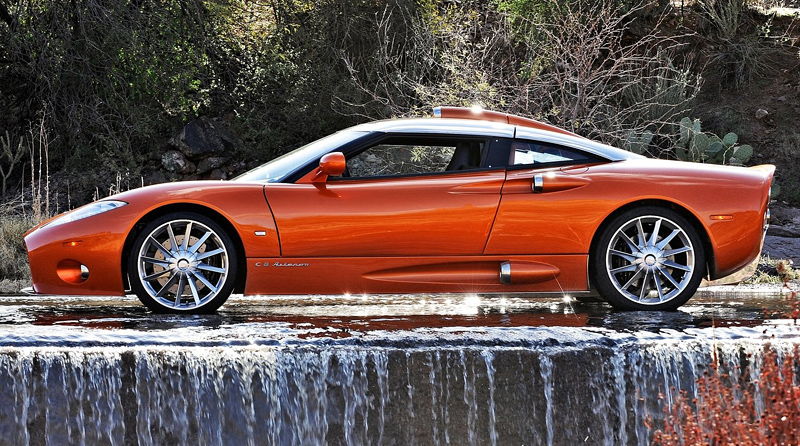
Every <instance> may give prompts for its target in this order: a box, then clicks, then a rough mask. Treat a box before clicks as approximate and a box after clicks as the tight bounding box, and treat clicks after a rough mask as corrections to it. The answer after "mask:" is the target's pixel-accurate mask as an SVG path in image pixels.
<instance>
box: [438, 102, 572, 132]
mask: <svg viewBox="0 0 800 446" xmlns="http://www.w3.org/2000/svg"><path fill="white" fill-rule="evenodd" d="M436 109H437V110H438V111H439V113H438V116H439V117H440V118H453V119H474V120H476V121H491V122H503V123H506V124H511V125H518V126H520V127H530V128H534V129H540V130H547V131H550V132H555V133H562V134H564V135H570V136H575V137H578V138H580V137H581V136H579V135H576V134H575V133H572V132H569V131H567V130H564V129H562V128H559V127H556V126H554V125H550V124H547V123H545V122H541V121H536V120H535V119H530V118H523V117H522V116H516V115H512V114H510V113H501V112H496V111H490V110H483V109H482V108H465V107H437V108H436Z"/></svg>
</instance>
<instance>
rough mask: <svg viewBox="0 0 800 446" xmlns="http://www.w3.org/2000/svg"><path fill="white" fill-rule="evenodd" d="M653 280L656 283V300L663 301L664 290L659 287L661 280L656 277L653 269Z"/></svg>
mask: <svg viewBox="0 0 800 446" xmlns="http://www.w3.org/2000/svg"><path fill="white" fill-rule="evenodd" d="M653 282H654V283H655V284H656V291H658V301H659V302H664V291H663V290H662V289H661V280H660V279H659V278H658V274H656V273H655V271H653Z"/></svg>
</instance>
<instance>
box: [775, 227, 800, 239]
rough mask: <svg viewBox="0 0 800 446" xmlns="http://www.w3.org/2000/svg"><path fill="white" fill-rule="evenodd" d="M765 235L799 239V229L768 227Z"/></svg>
mask: <svg viewBox="0 0 800 446" xmlns="http://www.w3.org/2000/svg"><path fill="white" fill-rule="evenodd" d="M767 234H768V235H774V236H777V237H790V238H800V228H793V227H791V226H775V225H770V227H769V229H767Z"/></svg>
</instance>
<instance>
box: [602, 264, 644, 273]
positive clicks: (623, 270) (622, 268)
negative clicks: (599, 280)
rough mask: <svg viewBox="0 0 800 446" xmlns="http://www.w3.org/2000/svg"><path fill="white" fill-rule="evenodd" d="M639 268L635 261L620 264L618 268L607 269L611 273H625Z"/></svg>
mask: <svg viewBox="0 0 800 446" xmlns="http://www.w3.org/2000/svg"><path fill="white" fill-rule="evenodd" d="M638 268H639V266H638V265H636V264H635V263H631V264H630V265H625V266H620V267H619V268H614V269H612V270H611V271H609V272H610V273H611V274H619V273H627V272H633V271H636V270H637V269H638Z"/></svg>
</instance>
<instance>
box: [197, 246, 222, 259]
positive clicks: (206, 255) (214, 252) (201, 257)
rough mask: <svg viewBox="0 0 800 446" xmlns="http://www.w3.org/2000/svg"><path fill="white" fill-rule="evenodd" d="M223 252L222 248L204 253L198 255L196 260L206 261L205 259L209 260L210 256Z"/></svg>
mask: <svg viewBox="0 0 800 446" xmlns="http://www.w3.org/2000/svg"><path fill="white" fill-rule="evenodd" d="M223 252H225V250H224V249H222V248H217V249H212V250H211V251H206V252H204V253H202V254H198V255H197V260H203V259H207V258H209V257H211V256H215V255H217V254H222V253H223Z"/></svg>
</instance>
